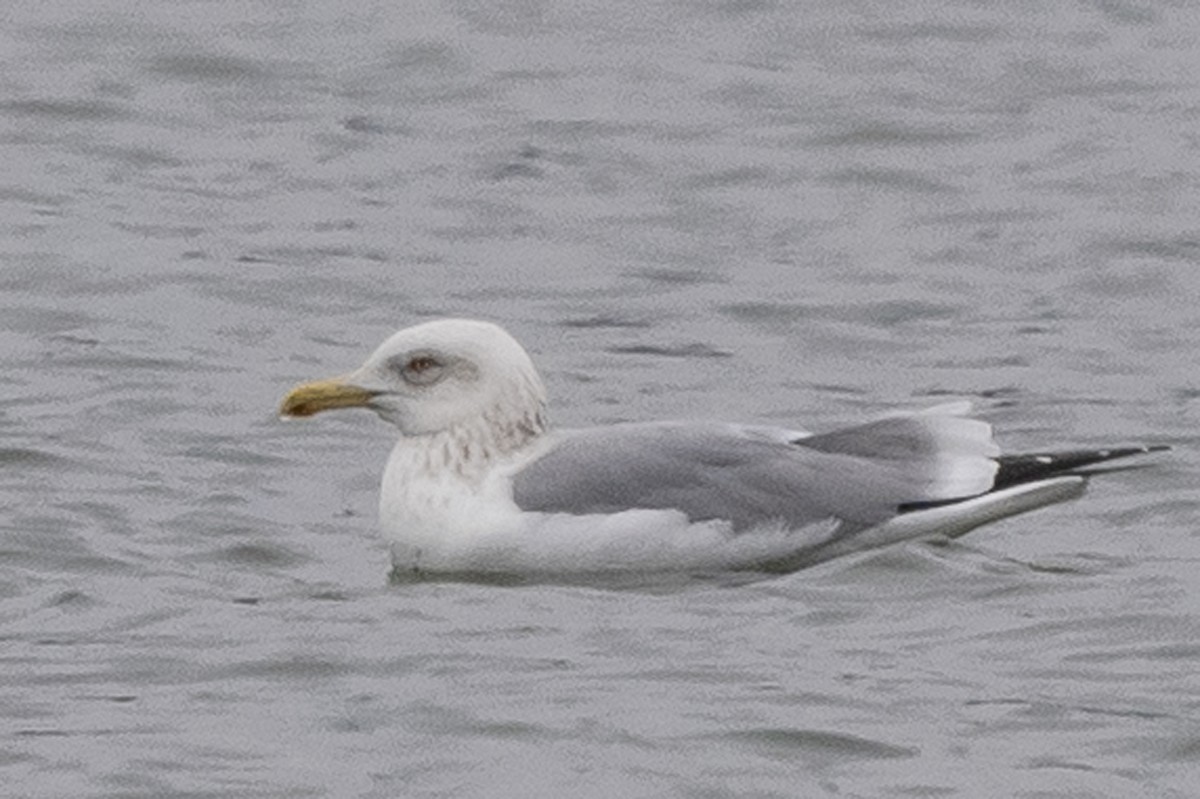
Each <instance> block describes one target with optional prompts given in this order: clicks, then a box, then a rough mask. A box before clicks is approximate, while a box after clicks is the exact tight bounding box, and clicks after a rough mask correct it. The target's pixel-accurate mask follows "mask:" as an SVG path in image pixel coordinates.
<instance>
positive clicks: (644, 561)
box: [280, 319, 1167, 576]
mask: <svg viewBox="0 0 1200 799" xmlns="http://www.w3.org/2000/svg"><path fill="white" fill-rule="evenodd" d="M545 406H546V392H545V388H544V387H543V384H542V380H541V378H540V377H539V375H538V372H537V369H536V368H535V367H534V365H533V362H532V360H531V359H530V357H529V355H528V354H527V353H526V351H525V350H524V349H523V348H522V347H521V345H520V344H518V343H517V341H516V340H515V339H514V338H513V337H512V336H510V335H509V334H508V333H507V332H506V331H505V330H503V329H502V328H500V327H499V326H497V325H494V324H491V323H489V322H483V321H476V320H468V319H440V320H436V321H430V322H425V323H423V324H419V325H416V326H414V327H409V328H406V329H404V330H401V331H400V332H398V333H396V334H395V335H393V336H391V337H390V338H388V339H387V340H386V341H384V342H383V344H381V345H380V346H379V347H378V349H376V350H375V352H373V353H372V354H371V355H370V357H368V358H367V360H366V362H365V363H364V364H363V365H362V366H360V367H359V368H358V369H356V370H354V371H353V372H350V373H349V374H347V375H344V376H342V377H337V378H333V379H330V380H321V381H317V382H312V383H306V384H303V385H300V386H297V387H296V388H294V389H293V390H292V391H291V392H289V393H288V394H287V396H286V397H285V398H284V399H283V402H282V405H281V407H280V414H281V416H283V417H285V418H288V417H307V416H312V415H314V414H316V413H319V412H321V411H328V410H335V409H343V408H367V409H370V410H372V411H374V412H375V413H376V414H378V415H379V416H380V417H382V418H383V420H384V421H386V422H389V423H391V424H392V425H394V426H395V427H396V428H397V429H398V430H399V433H400V435H399V439H398V441H397V442H396V445H395V447H394V448H393V449H392V452H391V455H390V457H389V458H388V461H387V466H386V468H385V470H384V473H383V482H382V486H381V490H380V501H379V515H380V525H381V527H382V529H383V532H384V535H385V536H386V538H387V540H388V543H389V545H390V549H391V557H392V563H393V567H394V571H393V573H394V574H396V575H405V574H410V575H415V576H425V575H438V574H443V575H453V574H480V575H571V574H576V575H586V574H607V573H614V572H632V573H641V574H648V573H671V572H682V573H692V574H705V573H721V572H739V571H749V572H762V573H783V572H790V571H795V570H798V569H801V568H805V567H808V566H811V565H814V564H817V563H821V562H823V561H826V560H829V559H830V558H833V557H837V556H841V555H845V554H849V553H853V552H859V551H862V550H866V549H871V548H875V547H881V546H887V545H891V544H895V543H898V542H902V541H908V540H913V539H922V538H930V537H938V536H945V537H956V536H960V535H963V534H964V533H966V532H968V531H970V530H973V529H975V528H977V527H979V526H980V525H983V524H986V523H988V522H992V521H996V520H998V519H1002V518H1005V517H1009V516H1013V515H1015V514H1018V513H1023V512H1025V511H1029V510H1033V509H1035V508H1041V507H1044V506H1046V505H1050V504H1053V503H1057V502H1062V501H1065V500H1068V499H1071V498H1074V497H1076V496H1078V495H1080V494H1081V493H1083V490H1084V488H1085V485H1086V483H1087V479H1088V476H1089V474H1091V473H1092V471H1090V470H1089V468H1088V467H1092V466H1094V465H1095V464H1099V463H1103V462H1106V461H1110V460H1113V459H1117V458H1125V457H1128V456H1132V455H1138V454H1142V453H1147V452H1153V451H1158V450H1162V449H1167V447H1163V446H1129V447H1119V448H1118V447H1113V448H1107V449H1090V450H1071V451H1064V452H1039V453H1032V454H1017V455H1012V454H1009V455H1002V454H1001V453H1000V450H999V448H998V447H997V446H996V444H995V443H994V441H993V439H992V429H991V426H990V425H989V424H987V423H986V422H983V421H981V420H978V419H973V418H970V417H969V416H967V415H966V414H967V413H968V412H969V409H970V406H969V403H952V404H946V405H940V406H937V407H934V408H929V409H925V410H921V411H917V412H911V413H897V414H893V415H889V416H885V417H883V418H877V419H873V420H870V421H867V422H865V423H862V424H859V425H856V426H852V427H846V428H842V429H838V430H833V431H832V432H827V433H816V434H814V433H809V432H807V431H803V430H792V429H784V428H780V427H771V426H763V425H748V424H731V423H723V422H709V421H660V422H644V423H625V424H614V425H607V426H601V427H590V428H584V429H576V430H556V429H552V428H550V427H548V425H547V423H546V412H545Z"/></svg>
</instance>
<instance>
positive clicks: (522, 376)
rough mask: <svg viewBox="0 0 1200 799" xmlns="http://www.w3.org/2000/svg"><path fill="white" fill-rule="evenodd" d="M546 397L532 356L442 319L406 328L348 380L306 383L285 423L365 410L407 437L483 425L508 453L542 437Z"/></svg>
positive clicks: (461, 322) (490, 333)
mask: <svg viewBox="0 0 1200 799" xmlns="http://www.w3.org/2000/svg"><path fill="white" fill-rule="evenodd" d="M545 400H546V393H545V389H544V388H543V386H542V381H541V378H539V377H538V373H537V370H536V369H535V368H534V366H533V362H532V361H531V360H530V359H529V355H528V354H527V353H526V352H525V350H524V349H522V347H521V345H520V344H518V343H517V342H516V340H515V339H513V337H512V336H510V335H509V334H508V333H507V332H505V331H504V330H503V329H502V328H500V327H498V326H497V325H494V324H491V323H489V322H479V321H474V320H470V319H440V320H437V321H434V322H426V323H424V324H420V325H416V326H415V327H410V328H406V329H404V330H401V331H400V332H399V333H396V334H395V335H393V336H392V337H391V338H389V339H388V340H387V341H385V342H383V344H381V345H380V346H379V348H378V349H376V350H375V352H373V353H371V356H370V357H369V358H367V360H366V362H365V363H364V364H363V365H362V366H360V367H359V368H358V369H356V370H355V371H353V372H351V373H350V374H348V375H345V376H344V377H340V378H335V379H333V380H323V381H319V382H316V383H307V384H305V385H302V386H298V387H297V388H295V389H293V390H292V391H291V393H289V394H288V395H287V397H285V398H284V400H283V405H282V406H281V408H280V413H281V414H282V415H284V416H311V415H313V414H314V413H318V412H320V411H323V410H329V409H332V408H348V407H366V408H370V409H371V410H373V411H375V412H376V413H378V414H379V415H380V416H381V417H383V418H384V419H386V420H387V421H389V422H391V423H392V424H394V425H396V427H398V428H400V432H401V433H403V434H404V435H405V436H426V435H431V434H436V433H440V432H444V431H455V430H461V429H474V428H477V427H479V426H480V425H481V424H483V425H485V426H486V427H487V429H488V431H489V433H494V436H495V440H494V441H493V442H492V443H493V444H494V445H495V446H497V447H499V448H500V449H505V450H506V449H511V448H514V447H517V446H520V445H521V444H523V443H524V442H525V441H527V440H529V439H530V438H532V437H534V436H536V435H537V434H538V433H540V432H541V431H542V428H543V418H542V411H543V408H544V405H545Z"/></svg>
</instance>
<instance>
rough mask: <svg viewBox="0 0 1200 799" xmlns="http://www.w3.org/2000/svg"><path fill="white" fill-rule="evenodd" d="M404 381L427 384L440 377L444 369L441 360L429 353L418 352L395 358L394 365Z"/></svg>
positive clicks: (413, 383) (417, 384)
mask: <svg viewBox="0 0 1200 799" xmlns="http://www.w3.org/2000/svg"><path fill="white" fill-rule="evenodd" d="M393 368H396V369H397V370H398V371H399V372H400V375H401V377H403V378H404V381H405V382H406V383H410V384H412V385H416V386H427V385H429V384H430V383H436V382H437V381H438V380H441V379H442V376H443V375H444V373H445V371H446V369H445V366H444V365H443V364H442V362H441V360H439V359H438V358H437V356H435V355H430V354H429V353H427V352H426V353H418V354H416V355H409V356H407V357H405V358H397V359H396V363H395V366H394V367H393Z"/></svg>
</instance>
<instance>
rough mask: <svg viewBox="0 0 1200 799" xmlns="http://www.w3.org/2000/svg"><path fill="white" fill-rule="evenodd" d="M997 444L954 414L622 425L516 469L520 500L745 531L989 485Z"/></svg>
mask: <svg viewBox="0 0 1200 799" xmlns="http://www.w3.org/2000/svg"><path fill="white" fill-rule="evenodd" d="M996 454H998V450H997V449H996V447H995V445H994V444H993V443H992V440H991V428H990V426H988V425H987V424H986V423H984V422H980V421H977V420H973V419H966V418H962V417H959V416H953V415H949V414H946V413H925V414H914V415H911V416H897V417H892V418H887V419H881V420H879V421H876V422H872V423H870V424H866V425H861V426H858V427H853V428H847V429H844V430H839V431H835V432H833V433H828V434H824V435H817V436H810V437H796V436H789V435H788V433H787V431H784V430H777V429H773V428H760V427H743V426H737V425H727V424H716V423H702V422H663V423H657V424H626V425H615V426H612V427H604V428H591V429H587V430H576V431H566V432H563V433H560V434H559V438H558V440H557V441H555V442H554V443H553V444H552V445H551V447H550V448H549V449H548V451H547V452H546V453H545V454H544V455H543V456H542V457H541V458H539V459H537V460H536V461H534V462H533V463H531V464H529V465H527V466H526V467H525V468H524V469H522V470H521V471H520V472H519V473H517V474H516V475H515V476H514V478H513V498H514V500H515V501H516V504H517V505H518V507H520V508H521V509H522V510H527V511H541V512H546V513H572V514H590V513H617V512H620V511H624V510H631V509H635V508H642V509H677V510H680V511H682V512H683V513H684V514H686V515H687V517H688V518H689V519H691V520H693V521H701V520H706V519H724V520H728V521H729V522H731V523H732V524H733V527H734V529H735V530H743V529H746V528H749V527H753V526H754V525H757V524H761V523H764V522H768V521H774V520H778V521H782V522H784V523H785V524H787V525H789V526H794V527H800V526H803V525H807V524H811V523H813V522H818V521H821V520H827V519H830V518H837V519H842V520H845V521H850V522H857V523H861V524H875V523H878V522H880V521H883V520H885V519H888V518H890V517H892V516H894V515H895V514H896V513H897V512H898V509H899V507H900V506H901V505H905V504H911V503H920V502H936V501H942V500H948V499H958V498H962V497H967V496H973V495H975V494H981V493H984V492H985V491H987V490H988V489H990V488H991V486H992V483H993V480H994V476H995V473H996V468H997V466H996V462H995V461H994V460H993V459H992V457H993V456H994V455H996Z"/></svg>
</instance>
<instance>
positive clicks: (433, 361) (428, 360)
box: [404, 355, 441, 375]
mask: <svg viewBox="0 0 1200 799" xmlns="http://www.w3.org/2000/svg"><path fill="white" fill-rule="evenodd" d="M439 366H441V364H440V363H438V362H437V358H434V357H433V356H432V355H418V356H417V357H415V358H413V359H412V360H410V361H409V362H408V363H407V364H406V365H405V367H404V369H405V371H408V372H412V373H413V374H418V375H419V374H421V373H422V372H428V371H429V370H430V369H436V368H437V367H439Z"/></svg>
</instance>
